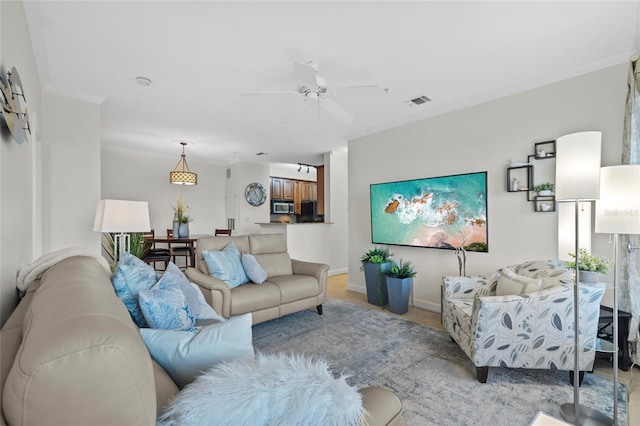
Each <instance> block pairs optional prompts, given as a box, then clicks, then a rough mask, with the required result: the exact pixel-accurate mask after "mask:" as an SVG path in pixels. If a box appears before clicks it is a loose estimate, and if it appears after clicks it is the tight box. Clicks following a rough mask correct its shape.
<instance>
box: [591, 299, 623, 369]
mask: <svg viewBox="0 0 640 426" xmlns="http://www.w3.org/2000/svg"><path fill="white" fill-rule="evenodd" d="M630 322H631V314H630V313H629V312H625V311H620V310H618V357H619V358H618V361H619V367H620V369H621V370H622V371H629V367H630V366H631V357H630V355H629V343H628V338H629V323H630ZM612 323H613V309H612V308H610V307H608V306H602V305H601V306H600V319H599V320H598V338H600V339H603V340H606V341H608V342H613V335H612V334H611V331H610V330H608V329H609V328H610V325H611V324H612ZM610 355H611V354H610V353H606V352H598V353H597V354H596V356H597V357H598V358H602V357H604V356H610Z"/></svg>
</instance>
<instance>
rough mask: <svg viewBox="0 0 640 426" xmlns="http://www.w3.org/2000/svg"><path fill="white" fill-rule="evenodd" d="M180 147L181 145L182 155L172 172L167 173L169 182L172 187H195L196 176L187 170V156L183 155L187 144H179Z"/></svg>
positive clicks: (196, 182)
mask: <svg viewBox="0 0 640 426" xmlns="http://www.w3.org/2000/svg"><path fill="white" fill-rule="evenodd" d="M180 145H182V155H181V156H180V160H179V161H178V164H176V167H175V168H174V169H173V171H171V172H169V182H171V183H172V184H174V185H197V184H198V175H197V174H195V173H193V172H192V171H190V170H189V165H188V164H187V156H186V155H185V153H184V147H185V146H186V145H187V143H186V142H180Z"/></svg>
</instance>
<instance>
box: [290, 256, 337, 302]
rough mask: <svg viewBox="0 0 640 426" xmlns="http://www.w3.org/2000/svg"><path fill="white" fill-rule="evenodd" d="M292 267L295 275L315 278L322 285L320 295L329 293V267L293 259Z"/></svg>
mask: <svg viewBox="0 0 640 426" xmlns="http://www.w3.org/2000/svg"><path fill="white" fill-rule="evenodd" d="M291 267H292V269H293V274H294V275H310V276H312V277H315V278H316V279H317V280H318V284H319V285H320V293H321V294H326V293H327V276H328V275H329V265H327V264H325V263H315V262H305V261H303V260H296V259H291Z"/></svg>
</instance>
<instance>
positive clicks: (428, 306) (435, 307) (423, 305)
mask: <svg viewBox="0 0 640 426" xmlns="http://www.w3.org/2000/svg"><path fill="white" fill-rule="evenodd" d="M347 290H351V291H355V292H358V293H362V294H366V293H367V289H366V287H365V286H363V285H357V284H352V283H347ZM409 304H410V305H411V306H415V307H416V308H420V309H424V310H427V311H431V312H438V313H440V311H441V308H440V304H439V303H433V302H430V301H428V300H421V299H416V298H414V299H413V303H411V301H409Z"/></svg>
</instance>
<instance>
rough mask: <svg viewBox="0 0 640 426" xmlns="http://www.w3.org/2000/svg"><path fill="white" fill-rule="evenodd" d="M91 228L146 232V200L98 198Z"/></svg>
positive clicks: (147, 222) (147, 226)
mask: <svg viewBox="0 0 640 426" xmlns="http://www.w3.org/2000/svg"><path fill="white" fill-rule="evenodd" d="M93 230H94V231H98V232H148V231H150V230H151V222H150V221H149V205H148V203H147V202H146V201H125V200H100V201H99V202H98V208H97V209H96V217H95V221H94V223H93Z"/></svg>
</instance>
